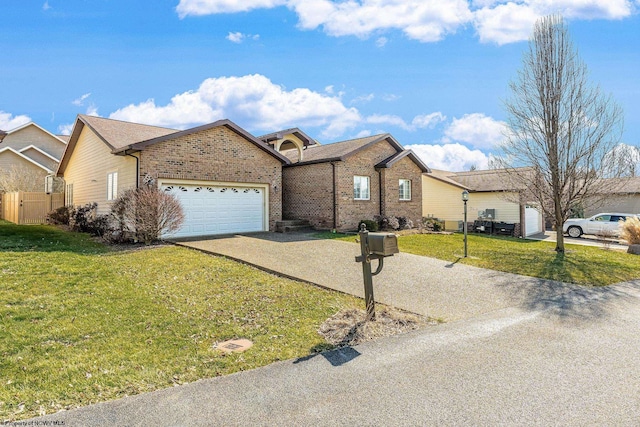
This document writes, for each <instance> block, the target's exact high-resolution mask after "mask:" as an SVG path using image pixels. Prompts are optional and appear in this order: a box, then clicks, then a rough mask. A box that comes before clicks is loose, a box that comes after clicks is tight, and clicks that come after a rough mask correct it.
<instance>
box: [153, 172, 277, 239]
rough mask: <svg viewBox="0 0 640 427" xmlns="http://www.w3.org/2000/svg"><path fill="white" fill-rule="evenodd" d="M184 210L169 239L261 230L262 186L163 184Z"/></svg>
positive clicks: (263, 204) (263, 197) (263, 218)
mask: <svg viewBox="0 0 640 427" xmlns="http://www.w3.org/2000/svg"><path fill="white" fill-rule="evenodd" d="M161 188H162V189H163V190H164V191H166V192H169V193H171V194H173V195H175V196H176V197H177V198H178V200H179V201H180V204H182V209H183V210H184V216H185V219H184V223H183V224H182V227H181V228H180V230H179V231H178V232H177V233H175V234H172V235H171V236H169V237H193V236H206V235H212V234H227V233H246V232H250V231H265V215H266V212H265V190H264V188H263V187H242V186H233V185H225V186H221V185H194V184H182V183H179V184H163V185H161Z"/></svg>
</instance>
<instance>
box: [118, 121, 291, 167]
mask: <svg viewBox="0 0 640 427" xmlns="http://www.w3.org/2000/svg"><path fill="white" fill-rule="evenodd" d="M220 126H224V127H226V128H227V129H229V130H231V131H232V132H235V133H236V134H238V135H239V136H241V137H243V138H244V139H246V140H247V141H248V142H250V143H251V144H253V145H254V146H256V147H257V148H259V149H260V150H262V151H264V152H266V153H267V154H269V155H271V156H273V157H275V158H276V159H278V160H280V162H282V163H285V164H286V163H289V159H287V158H286V157H285V156H283V155H282V154H280V153H278V152H277V151H275V150H274V149H273V148H271V147H270V146H269V145H267V144H266V143H265V142H263V141H260V140H258V139H257V138H256V137H254V136H253V135H251V134H250V133H249V132H247V131H246V130H244V129H242V128H241V127H240V126H238V125H237V124H235V123H233V122H232V121H231V120H227V119H224V120H218V121H216V122H213V123H209V124H206V125H202V126H198V127H194V128H191V129H186V130H182V131H178V132H174V133H171V134H167V135H164V136H159V137H157V138H152V139H148V140H144V141H140V142H136V143H134V144H130V145H128V146H125V147H121V148H120V149H117V150H114V154H117V153H121V152H125V151H128V150H131V151H140V150H144V149H145V148H146V147H148V146H149V145H152V144H157V143H159V142H163V141H169V140H172V139H175V138H179V137H182V136H186V135H191V134H194V133H197V132H202V131H205V130H209V129H213V128H216V127H220Z"/></svg>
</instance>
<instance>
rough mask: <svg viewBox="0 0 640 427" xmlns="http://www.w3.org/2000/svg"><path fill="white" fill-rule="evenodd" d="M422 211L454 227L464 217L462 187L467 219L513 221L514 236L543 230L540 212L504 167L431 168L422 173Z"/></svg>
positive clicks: (447, 226)
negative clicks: (490, 168) (516, 186)
mask: <svg viewBox="0 0 640 427" xmlns="http://www.w3.org/2000/svg"><path fill="white" fill-rule="evenodd" d="M422 185H423V196H422V214H423V216H424V217H433V218H437V219H440V220H443V221H445V224H446V228H447V229H451V230H457V229H458V228H459V224H462V222H463V218H464V203H463V202H462V191H464V190H467V191H469V201H468V202H467V221H468V222H469V223H471V222H473V221H474V220H476V219H483V220H489V221H496V222H504V223H508V224H515V232H514V234H515V235H516V236H529V235H532V234H536V233H539V232H541V231H543V221H542V213H541V212H540V211H539V210H538V209H536V207H535V205H534V204H533V203H527V201H526V200H524V197H523V196H522V191H521V190H520V189H518V188H514V187H515V186H514V185H513V184H512V183H511V180H510V179H509V176H508V173H507V172H506V171H505V170H503V169H497V170H481V171H479V170H477V171H470V172H447V171H442V170H432V171H431V172H430V173H425V174H423V175H422Z"/></svg>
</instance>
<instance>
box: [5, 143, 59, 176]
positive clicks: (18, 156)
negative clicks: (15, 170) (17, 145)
mask: <svg viewBox="0 0 640 427" xmlns="http://www.w3.org/2000/svg"><path fill="white" fill-rule="evenodd" d="M0 156H15V157H16V160H17V161H26V162H28V163H30V164H32V165H34V166H37V167H39V168H40V169H42V170H44V171H45V172H47V173H53V171H52V170H51V169H49V168H48V167H46V166H44V165H42V164H40V163H38V162H36V161H35V160H33V159H32V158H30V157H28V156H25V155H24V154H22V153H20V152H19V151H16V150H14V149H13V148H11V147H5V148H2V149H0Z"/></svg>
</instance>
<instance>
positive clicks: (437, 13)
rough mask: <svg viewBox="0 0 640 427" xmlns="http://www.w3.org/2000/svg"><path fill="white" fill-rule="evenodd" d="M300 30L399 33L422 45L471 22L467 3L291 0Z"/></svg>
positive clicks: (448, 0)
mask: <svg viewBox="0 0 640 427" xmlns="http://www.w3.org/2000/svg"><path fill="white" fill-rule="evenodd" d="M287 5H288V7H289V8H290V9H293V10H294V11H295V12H296V13H297V14H298V18H299V19H300V21H299V26H300V28H303V29H305V30H313V29H316V28H318V27H322V28H323V29H324V31H325V32H326V33H327V34H329V35H332V36H347V35H350V36H357V37H361V38H366V37H369V36H370V35H371V34H372V33H374V32H377V31H381V30H395V29H397V30H400V31H402V32H403V33H404V34H405V35H406V36H407V37H408V38H410V39H414V40H419V41H422V42H433V41H438V40H441V39H442V38H443V37H444V36H445V35H446V34H450V33H455V31H456V30H457V29H458V28H459V27H460V26H462V25H464V24H465V23H467V22H470V21H471V19H472V13H471V11H470V10H469V5H468V3H467V1H466V0H361V1H343V2H336V1H330V0H289V1H288V2H287Z"/></svg>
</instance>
